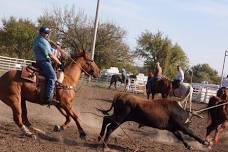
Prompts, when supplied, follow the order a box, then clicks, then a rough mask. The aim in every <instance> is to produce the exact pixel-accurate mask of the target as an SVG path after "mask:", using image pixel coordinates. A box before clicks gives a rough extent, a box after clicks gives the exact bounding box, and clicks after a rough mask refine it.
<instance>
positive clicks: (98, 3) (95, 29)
mask: <svg viewBox="0 0 228 152" xmlns="http://www.w3.org/2000/svg"><path fill="white" fill-rule="evenodd" d="M99 5H100V0H97V9H96V16H95V22H94V33H93V44H92V57H91V59H92V60H94V51H95V45H96V39H97V28H98V14H99ZM89 82H91V76H89Z"/></svg>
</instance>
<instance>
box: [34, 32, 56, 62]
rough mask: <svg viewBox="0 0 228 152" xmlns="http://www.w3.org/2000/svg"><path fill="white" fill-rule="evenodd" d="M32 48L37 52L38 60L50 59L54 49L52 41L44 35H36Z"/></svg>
mask: <svg viewBox="0 0 228 152" xmlns="http://www.w3.org/2000/svg"><path fill="white" fill-rule="evenodd" d="M32 50H33V52H34V53H35V58H36V61H44V60H50V57H49V54H51V53H52V51H53V50H54V49H53V48H52V47H51V45H50V43H49V42H48V41H47V39H45V38H44V37H43V36H42V35H40V34H39V35H38V36H36V38H35V39H34V40H33V43H32Z"/></svg>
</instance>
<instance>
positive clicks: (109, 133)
mask: <svg viewBox="0 0 228 152" xmlns="http://www.w3.org/2000/svg"><path fill="white" fill-rule="evenodd" d="M120 125H121V123H117V122H114V121H113V122H112V123H111V124H110V125H109V126H108V127H107V131H106V134H105V139H104V142H105V143H107V141H108V138H109V136H110V135H111V133H112V132H113V131H114V130H116V128H118V127H119V126H120Z"/></svg>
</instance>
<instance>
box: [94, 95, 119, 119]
mask: <svg viewBox="0 0 228 152" xmlns="http://www.w3.org/2000/svg"><path fill="white" fill-rule="evenodd" d="M117 98H118V95H115V96H114V98H113V100H112V105H111V107H110V108H109V109H107V110H104V109H100V108H96V109H97V110H98V111H99V112H102V113H103V114H104V115H109V113H108V112H109V111H111V110H112V108H113V106H114V104H115V103H116V100H117Z"/></svg>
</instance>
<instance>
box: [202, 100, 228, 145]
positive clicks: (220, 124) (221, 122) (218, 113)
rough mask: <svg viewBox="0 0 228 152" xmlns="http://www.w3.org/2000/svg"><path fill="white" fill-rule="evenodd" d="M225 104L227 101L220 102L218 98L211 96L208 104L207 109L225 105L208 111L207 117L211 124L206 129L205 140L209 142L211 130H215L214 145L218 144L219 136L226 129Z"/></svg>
mask: <svg viewBox="0 0 228 152" xmlns="http://www.w3.org/2000/svg"><path fill="white" fill-rule="evenodd" d="M226 102H227V100H221V99H220V98H219V97H216V96H212V97H211V98H210V100H209V103H208V108H209V107H213V106H216V105H220V104H225V105H222V106H218V107H214V108H211V109H209V110H208V116H209V119H210V120H211V123H210V125H209V126H208V127H207V133H206V140H207V141H209V135H210V133H211V132H212V131H213V130H216V132H215V136H214V144H217V143H218V140H219V135H220V133H221V132H222V130H223V129H225V128H228V105H227V104H226Z"/></svg>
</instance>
